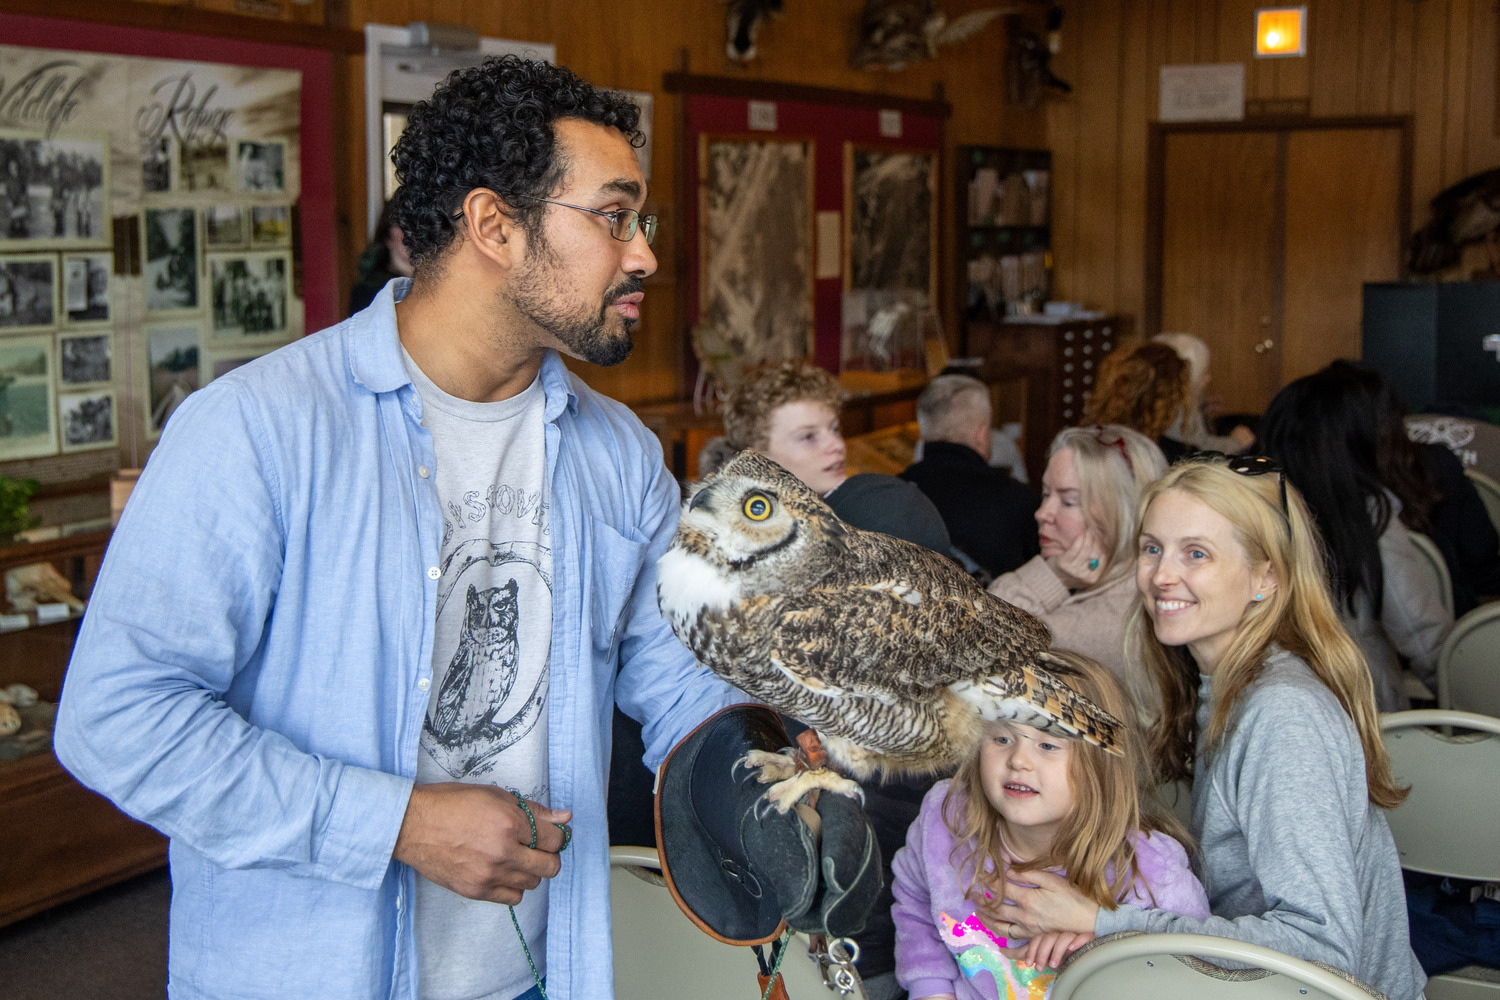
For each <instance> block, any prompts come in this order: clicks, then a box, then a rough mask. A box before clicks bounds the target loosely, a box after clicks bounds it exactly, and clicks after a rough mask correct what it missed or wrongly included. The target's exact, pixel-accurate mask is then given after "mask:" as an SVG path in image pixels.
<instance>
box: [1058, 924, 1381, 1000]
mask: <svg viewBox="0 0 1500 1000" xmlns="http://www.w3.org/2000/svg"><path fill="white" fill-rule="evenodd" d="M1178 956H1183V957H1181V958H1179V957H1178ZM1187 956H1195V957H1196V958H1199V959H1208V960H1212V959H1226V960H1228V961H1231V962H1240V963H1244V964H1245V965H1249V966H1253V967H1254V970H1265V973H1263V974H1257V973H1256V972H1255V971H1252V970H1244V969H1234V970H1230V969H1221V968H1218V967H1217V966H1215V965H1212V964H1210V962H1206V961H1193V960H1192V959H1191V958H1188V957H1187ZM1383 996H1384V995H1383V994H1382V993H1380V992H1379V991H1377V990H1375V989H1373V988H1371V987H1369V986H1365V985H1363V984H1361V983H1359V982H1358V981H1357V980H1355V979H1353V978H1352V977H1350V976H1348V975H1346V974H1344V973H1340V972H1338V971H1336V970H1334V969H1332V968H1330V967H1328V966H1323V965H1319V964H1315V963H1313V962H1308V961H1304V960H1303V959H1300V958H1293V957H1291V956H1290V955H1283V954H1281V953H1280V952H1278V951H1272V950H1271V949H1270V948H1262V947H1260V946H1259V945H1253V944H1246V943H1244V942H1243V941H1235V940H1233V939H1231V938H1221V937H1210V936H1208V935H1206V934H1139V935H1134V936H1130V937H1121V938H1119V939H1117V940H1111V941H1105V942H1103V943H1102V944H1100V945H1098V946H1097V947H1094V948H1092V949H1091V950H1089V951H1087V952H1080V953H1079V955H1078V957H1077V958H1075V959H1073V961H1071V962H1070V963H1068V965H1067V966H1065V967H1064V968H1063V970H1062V972H1061V974H1059V975H1058V977H1057V979H1056V981H1055V982H1054V983H1053V984H1052V995H1051V1000H1117V998H1119V997H1151V998H1153V1000H1216V998H1233V1000H1319V998H1322V1000H1371V998H1372V997H1383Z"/></svg>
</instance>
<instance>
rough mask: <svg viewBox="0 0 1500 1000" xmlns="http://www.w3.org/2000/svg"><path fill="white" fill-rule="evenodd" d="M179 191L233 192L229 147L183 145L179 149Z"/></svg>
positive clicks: (224, 144)
mask: <svg viewBox="0 0 1500 1000" xmlns="http://www.w3.org/2000/svg"><path fill="white" fill-rule="evenodd" d="M178 163H179V167H178V173H177V189H178V190H179V191H194V192H200V193H201V192H204V191H226V192H227V191H231V190H233V189H234V184H233V180H232V178H231V176H230V170H229V146H228V144H227V143H221V144H219V145H216V146H209V145H199V144H196V143H186V142H184V143H181V144H180V146H179V147H178Z"/></svg>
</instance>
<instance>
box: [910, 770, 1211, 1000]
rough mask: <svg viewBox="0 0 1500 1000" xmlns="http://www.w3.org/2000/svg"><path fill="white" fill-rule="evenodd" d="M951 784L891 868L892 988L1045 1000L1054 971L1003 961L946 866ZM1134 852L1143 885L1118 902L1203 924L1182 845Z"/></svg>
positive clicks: (975, 999) (1160, 840)
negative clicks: (945, 812)
mask: <svg viewBox="0 0 1500 1000" xmlns="http://www.w3.org/2000/svg"><path fill="white" fill-rule="evenodd" d="M949 784H950V782H948V781H940V782H938V783H937V784H936V785H934V786H933V787H932V791H930V792H928V793H927V797H926V798H924V799H923V800H922V811H921V813H920V814H919V815H918V816H917V819H916V822H914V823H912V825H911V829H910V830H909V831H907V834H906V846H905V847H903V848H902V849H901V850H899V851H897V852H896V856H895V858H894V859H893V860H892V863H891V867H892V868H893V869H894V871H895V876H896V878H895V883H894V885H893V886H892V889H893V890H894V892H895V896H896V903H895V905H894V906H892V907H891V915H892V917H893V918H894V919H895V922H896V980H897V981H898V982H899V983H900V984H901V985H902V986H903V987H904V988H905V989H906V991H907V993H908V994H909V995H910V996H911V998H912V1000H920V998H922V997H930V996H940V995H942V994H945V993H946V994H950V995H952V996H955V997H957V998H958V1000H997V998H998V1000H1010V998H1014V1000H1042V998H1043V997H1045V996H1046V995H1047V993H1048V992H1050V990H1051V988H1052V980H1053V979H1054V978H1056V975H1057V973H1056V970H1053V969H1023V968H1021V967H1020V966H1019V965H1018V964H1017V963H1016V962H1014V961H1012V960H1010V959H1009V958H1006V957H1005V955H1003V954H1002V953H1001V952H1000V947H1002V945H1001V944H1000V942H1002V941H1004V940H1005V939H1004V938H1001V937H999V936H998V935H995V934H992V933H991V932H990V930H989V928H987V927H985V925H984V923H983V922H982V921H981V920H980V918H979V915H978V914H977V912H976V907H975V905H974V903H973V901H972V900H970V899H967V898H966V897H965V896H964V892H963V882H964V873H962V872H960V871H959V870H958V869H957V868H956V867H955V866H954V862H953V861H952V860H951V858H952V852H953V847H954V843H955V841H954V838H953V833H952V831H951V830H949V829H948V824H947V823H945V822H944V821H943V815H942V812H943V797H944V796H945V795H947V794H948V786H949ZM962 801H963V799H962V797H961V796H960V797H959V798H958V799H957V800H956V801H955V806H956V807H958V808H962ZM1135 851H1136V865H1137V866H1138V867H1139V868H1140V872H1141V877H1140V878H1139V879H1137V880H1136V881H1135V883H1134V884H1133V885H1131V886H1130V888H1129V889H1127V890H1126V892H1125V896H1124V898H1123V899H1122V900H1121V902H1124V903H1133V904H1135V905H1136V906H1140V907H1144V908H1147V909H1163V910H1171V911H1173V912H1174V913H1181V914H1184V915H1189V916H1195V917H1206V916H1208V912H1209V911H1208V896H1207V895H1205V893H1204V892H1203V886H1202V885H1200V884H1199V882H1198V879H1197V878H1196V877H1194V875H1193V873H1192V871H1191V869H1189V867H1188V858H1187V852H1186V851H1184V850H1183V848H1182V845H1181V844H1179V843H1178V842H1177V841H1175V840H1173V839H1172V838H1171V837H1168V836H1167V835H1166V834H1163V833H1153V834H1150V835H1149V836H1146V835H1142V834H1136V840H1135ZM1110 874H1111V875H1113V871H1111V872H1110ZM981 973H988V975H981ZM1001 980H1004V982H1005V987H1004V988H1002V987H1001V986H1000V982H1001Z"/></svg>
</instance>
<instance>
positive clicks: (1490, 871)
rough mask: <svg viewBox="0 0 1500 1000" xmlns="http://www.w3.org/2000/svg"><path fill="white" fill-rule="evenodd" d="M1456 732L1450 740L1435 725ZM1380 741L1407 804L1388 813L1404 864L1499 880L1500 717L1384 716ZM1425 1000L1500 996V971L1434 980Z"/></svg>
mask: <svg viewBox="0 0 1500 1000" xmlns="http://www.w3.org/2000/svg"><path fill="white" fill-rule="evenodd" d="M1438 726H1442V727H1452V728H1453V729H1454V730H1463V732H1455V734H1454V735H1445V734H1444V733H1443V732H1442V731H1439V730H1438V729H1436V728H1433V727H1438ZM1380 730H1381V736H1382V738H1383V739H1384V741H1385V747H1386V752H1387V753H1389V754H1390V757H1391V773H1392V774H1393V775H1394V777H1395V779H1396V783H1397V784H1399V785H1410V786H1411V794H1410V795H1408V796H1407V798H1406V801H1405V802H1403V803H1402V804H1401V805H1399V806H1397V807H1396V808H1395V809H1392V810H1390V811H1389V812H1387V813H1386V820H1387V821H1388V822H1389V823H1390V825H1391V834H1392V836H1394V837H1395V839H1396V850H1397V852H1398V853H1399V854H1400V855H1401V867H1403V868H1409V869H1411V870H1412V871H1417V872H1426V873H1428V874H1430V875H1443V876H1448V877H1451V878H1464V879H1476V880H1479V881H1483V882H1493V881H1500V719H1495V718H1491V717H1490V716H1487V715H1476V714H1474V713H1472V712H1449V711H1443V710H1441V709H1438V710H1429V711H1422V712H1393V713H1391V714H1389V715H1383V716H1381V717H1380ZM1426 995H1427V1000H1468V998H1470V997H1473V998H1480V997H1483V998H1487V1000H1496V998H1500V972H1497V971H1496V970H1494V969H1485V968H1482V967H1479V966H1470V967H1468V968H1464V969H1459V970H1458V971H1456V972H1451V973H1446V974H1444V975H1441V976H1434V977H1433V978H1432V979H1430V980H1428V982H1427V990H1426Z"/></svg>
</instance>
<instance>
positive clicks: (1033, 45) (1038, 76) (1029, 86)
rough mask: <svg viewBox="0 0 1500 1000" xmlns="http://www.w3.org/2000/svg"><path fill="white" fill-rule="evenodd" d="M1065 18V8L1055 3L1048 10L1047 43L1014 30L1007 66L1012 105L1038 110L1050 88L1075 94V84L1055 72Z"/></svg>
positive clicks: (1030, 33)
mask: <svg viewBox="0 0 1500 1000" xmlns="http://www.w3.org/2000/svg"><path fill="white" fill-rule="evenodd" d="M1062 19H1063V9H1062V8H1061V7H1059V6H1057V5H1056V4H1053V5H1052V8H1051V9H1050V10H1049V11H1047V40H1046V42H1043V41H1042V39H1041V36H1039V35H1037V33H1036V32H1034V31H1028V30H1026V29H1024V28H1020V27H1017V28H1014V29H1012V31H1011V34H1010V53H1009V67H1008V68H1009V70H1010V72H1009V74H1008V75H1009V77H1010V100H1011V103H1012V104H1024V105H1026V107H1028V108H1035V107H1036V106H1037V105H1038V104H1040V103H1041V102H1042V95H1043V94H1045V93H1046V91H1047V88H1048V87H1051V88H1052V89H1054V90H1057V91H1060V92H1061V93H1064V94H1071V93H1072V92H1073V85H1072V84H1070V83H1068V81H1066V80H1062V79H1059V78H1058V77H1057V75H1056V74H1054V73H1053V72H1052V57H1053V56H1054V55H1056V54H1057V52H1058V51H1059V49H1060V48H1061V47H1062Z"/></svg>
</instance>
